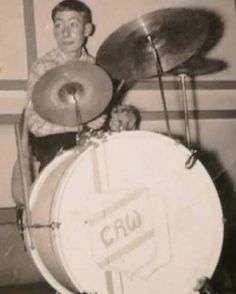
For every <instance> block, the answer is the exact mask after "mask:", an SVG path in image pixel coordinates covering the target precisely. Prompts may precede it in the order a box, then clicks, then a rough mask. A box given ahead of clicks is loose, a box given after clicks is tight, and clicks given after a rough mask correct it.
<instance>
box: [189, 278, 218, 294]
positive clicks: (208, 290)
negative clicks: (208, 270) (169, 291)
mask: <svg viewBox="0 0 236 294" xmlns="http://www.w3.org/2000/svg"><path fill="white" fill-rule="evenodd" d="M195 291H198V292H199V294H219V292H217V291H216V290H215V289H214V288H213V287H212V285H211V282H210V279H209V278H205V279H204V280H203V281H201V286H200V287H199V288H198V289H195Z"/></svg>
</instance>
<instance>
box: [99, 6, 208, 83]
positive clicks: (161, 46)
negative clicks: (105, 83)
mask: <svg viewBox="0 0 236 294" xmlns="http://www.w3.org/2000/svg"><path fill="white" fill-rule="evenodd" d="M211 16H212V14H211V13H210V12H208V11H205V10H201V9H187V8H173V9H163V10H157V11H154V12H150V13H148V14H145V15H143V16H141V17H139V18H137V19H135V20H133V21H131V22H129V23H127V24H124V25H122V26H121V27H120V28H119V29H117V30H116V31H115V32H113V33H112V34H111V35H110V36H108V38H107V39H106V40H105V41H104V43H103V44H102V45H101V47H100V48H99V50H98V53H97V63H98V64H99V65H100V66H101V67H103V68H104V69H105V70H106V71H107V72H108V73H109V74H110V75H111V76H112V77H113V78H114V79H122V80H138V79H143V78H149V77H153V76H156V75H157V69H156V62H155V58H154V54H153V50H152V48H153V47H152V46H151V43H150V41H148V36H151V38H152V41H153V44H154V46H155V49H156V51H157V52H158V56H159V59H160V63H161V68H162V71H163V72H166V71H169V70H171V69H173V68H175V67H176V66H177V65H179V64H182V63H183V62H184V61H186V60H187V59H189V58H190V57H191V56H192V55H193V54H194V53H195V52H196V51H197V50H198V49H199V48H200V47H201V46H202V45H203V43H204V41H205V40H206V37H207V36H208V32H209V19H210V18H211Z"/></svg>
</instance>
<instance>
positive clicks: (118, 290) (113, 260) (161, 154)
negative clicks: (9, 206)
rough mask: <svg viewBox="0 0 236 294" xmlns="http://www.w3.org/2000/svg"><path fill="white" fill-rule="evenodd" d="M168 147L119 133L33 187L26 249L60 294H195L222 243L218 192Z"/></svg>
mask: <svg viewBox="0 0 236 294" xmlns="http://www.w3.org/2000/svg"><path fill="white" fill-rule="evenodd" d="M189 156H190V151H189V150H188V149H186V148H185V147H184V146H182V145H181V144H179V143H177V142H176V141H174V140H173V139H170V138H169V137H166V136H163V135H160V134H154V133H151V132H145V131H130V132H121V133H117V134H113V135H110V136H108V137H107V138H106V139H104V140H102V141H101V142H100V143H99V142H98V143H97V144H94V145H93V146H90V147H87V148H84V150H80V151H79V153H78V152H77V151H76V150H70V151H67V152H65V153H64V154H62V155H60V156H58V157H57V158H56V159H54V161H52V162H51V163H50V164H49V165H48V166H47V167H46V168H45V169H44V170H43V171H42V173H41V175H40V176H39V178H38V179H37V181H36V182H35V184H34V186H33V188H32V192H31V198H30V207H31V215H32V223H33V224H39V226H38V228H32V229H30V230H29V229H28V230H26V231H25V234H26V240H27V241H26V242H27V245H30V243H31V241H30V238H32V244H33V246H32V244H31V246H28V247H29V250H30V252H31V254H32V257H33V260H34V262H35V264H36V265H37V267H38V269H39V270H40V272H41V274H42V275H43V276H44V278H45V279H46V280H47V281H48V283H49V284H50V285H51V286H52V287H53V288H54V289H56V290H57V291H58V292H60V293H62V294H66V293H77V292H87V293H99V294H122V293H126V294H133V293H136V294H143V293H150V294H156V293H162V294H173V293H176V294H194V293H196V291H197V287H198V285H199V283H200V281H201V280H202V279H204V278H206V277H208V278H210V277H211V276H212V274H213V272H214V270H215V267H216V265H217V262H218V259H219V255H220V252H221V247H222V239H223V216H222V210H221V205H220V202H219V198H218V194H217V192H216V189H215V186H214V184H213V182H212V180H211V178H210V177H209V175H208V173H207V172H206V170H205V169H204V167H203V166H202V164H201V163H200V162H199V161H198V160H197V161H196V163H195V165H194V166H193V167H192V168H191V169H186V167H185V162H186V161H187V159H188V158H189Z"/></svg>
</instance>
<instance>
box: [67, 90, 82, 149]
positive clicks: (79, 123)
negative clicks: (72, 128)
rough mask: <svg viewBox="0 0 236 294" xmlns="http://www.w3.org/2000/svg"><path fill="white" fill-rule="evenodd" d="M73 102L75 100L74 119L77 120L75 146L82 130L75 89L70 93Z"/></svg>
mask: <svg viewBox="0 0 236 294" xmlns="http://www.w3.org/2000/svg"><path fill="white" fill-rule="evenodd" d="M70 94H71V96H72V98H73V100H74V102H75V115H76V121H77V134H76V146H78V145H79V138H80V134H81V132H82V130H83V126H82V117H81V112H80V110H79V101H78V99H76V97H75V96H76V90H75V91H73V92H71V93H70Z"/></svg>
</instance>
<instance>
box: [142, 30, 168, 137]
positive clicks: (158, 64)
mask: <svg viewBox="0 0 236 294" xmlns="http://www.w3.org/2000/svg"><path fill="white" fill-rule="evenodd" d="M147 40H148V41H149V43H150V45H151V48H152V53H153V56H154V61H155V66H156V70H157V76H158V81H159V86H160V93H161V99H162V105H163V109H164V116H165V122H166V129H167V134H168V136H169V137H172V134H171V130H170V122H169V115H168V110H167V105H166V99H165V94H164V88H163V83H162V78H161V77H162V74H163V70H162V66H161V61H160V58H159V55H158V52H157V49H156V47H155V45H154V43H153V39H152V36H151V35H150V34H149V35H148V36H147Z"/></svg>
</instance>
